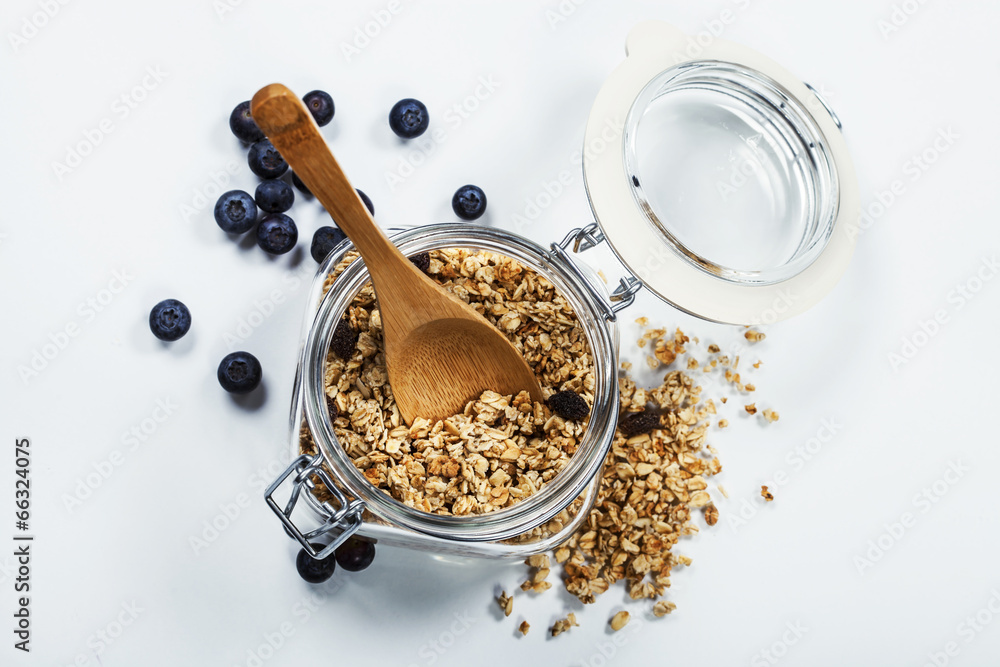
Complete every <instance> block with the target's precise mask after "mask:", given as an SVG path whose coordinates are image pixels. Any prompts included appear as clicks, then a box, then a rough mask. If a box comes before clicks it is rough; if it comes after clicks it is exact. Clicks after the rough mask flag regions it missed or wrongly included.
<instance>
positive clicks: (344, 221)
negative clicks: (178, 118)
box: [250, 83, 409, 274]
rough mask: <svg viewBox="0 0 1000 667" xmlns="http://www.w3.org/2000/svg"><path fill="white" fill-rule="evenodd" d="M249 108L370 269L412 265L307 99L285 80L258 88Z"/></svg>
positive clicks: (260, 126)
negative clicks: (340, 159) (358, 186)
mask: <svg viewBox="0 0 1000 667" xmlns="http://www.w3.org/2000/svg"><path fill="white" fill-rule="evenodd" d="M250 111H251V114H252V115H253V119H254V120H255V121H256V122H257V126H258V127H259V128H260V129H261V131H263V132H264V134H266V135H267V138H268V139H270V140H271V143H273V144H274V147H275V148H277V149H278V152H279V153H281V156H282V157H283V158H285V161H286V162H288V164H289V165H290V166H291V168H292V170H293V171H294V172H295V173H296V174H297V175H298V177H299V178H300V179H302V182H303V183H305V184H306V187H308V188H309V191H310V192H312V193H313V195H315V197H316V198H317V199H318V200H319V201H320V203H321V204H323V207H324V208H326V210H327V212H329V213H330V215H331V217H332V218H333V219H334V220H335V221H336V222H337V226H339V227H340V228H341V229H342V230H343V231H344V233H345V234H347V236H348V238H350V239H351V242H352V243H354V246H355V247H356V248H357V249H358V251H359V252H360V253H361V257H362V258H363V259H364V260H365V264H366V265H367V266H368V268H369V271H370V272H372V273H373V274H374V273H376V272H377V271H378V270H379V267H384V266H386V264H387V261H386V260H390V262H388V263H391V260H397V264H396V265H397V266H404V265H408V264H409V262H408V261H407V260H406V258H405V257H403V254H402V253H401V252H399V249H398V248H396V246H395V245H394V244H393V243H392V241H390V240H389V238H388V237H387V236H386V235H385V234H384V233H383V232H382V230H381V229H380V228H379V227H378V225H377V224H375V221H374V220H373V219H372V217H371V215H370V214H369V213H368V209H367V208H366V207H365V205H364V202H362V201H361V197H360V196H359V195H358V193H357V191H356V190H355V189H354V187H353V186H352V185H351V183H350V181H349V180H347V176H346V175H345V174H344V171H343V170H342V169H341V168H340V165H339V164H337V160H336V158H334V156H333V153H332V152H331V151H330V149H329V147H328V146H327V145H326V141H324V139H323V136H322V135H321V134H320V131H319V126H317V125H316V121H315V120H313V117H312V115H311V114H310V113H309V110H308V109H307V108H306V106H305V104H303V103H302V100H300V99H299V98H298V97H296V96H295V94H294V93H292V91H291V90H289V89H288V88H287V87H285V86H283V85H282V84H280V83H273V84H271V85H269V86H265V87H264V88H261V89H260V90H259V91H257V94H255V95H254V96H253V100H252V101H251V102H250Z"/></svg>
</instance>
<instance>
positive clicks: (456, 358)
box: [250, 83, 543, 424]
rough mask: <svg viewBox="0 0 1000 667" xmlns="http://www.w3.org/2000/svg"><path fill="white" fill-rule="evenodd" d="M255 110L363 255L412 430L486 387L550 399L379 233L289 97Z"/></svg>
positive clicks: (475, 319) (271, 99) (498, 341)
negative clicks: (417, 423) (420, 420)
mask: <svg viewBox="0 0 1000 667" xmlns="http://www.w3.org/2000/svg"><path fill="white" fill-rule="evenodd" d="M250 112H251V114H252V115H253V118H254V120H255V121H256V122H257V125H258V127H260V129H261V130H262V131H263V132H264V134H266V135H267V137H268V139H270V140H271V143H273V144H274V146H275V148H277V149H278V152H279V153H281V155H282V157H284V158H285V160H286V161H287V162H288V164H289V165H290V166H291V167H292V169H293V170H294V171H295V173H296V174H298V176H299V178H301V179H302V181H303V182H304V183H305V184H306V186H307V187H308V188H309V190H310V192H312V193H313V195H315V196H316V198H317V199H319V201H320V203H322V204H323V206H324V207H326V210H327V211H328V212H329V213H330V215H331V216H332V217H333V219H334V220H335V221H336V222H337V225H338V226H339V227H340V228H341V229H342V230H343V231H344V233H346V234H347V236H348V238H350V239H351V241H352V242H353V243H354V246H355V247H356V248H357V249H358V251H359V252H360V253H361V258H362V259H363V260H364V262H365V265H366V266H367V267H368V272H369V274H370V275H371V278H372V284H373V285H374V286H375V292H376V296H377V298H378V304H379V312H380V314H381V318H382V329H383V335H384V338H385V354H386V366H387V369H388V372H389V383H390V385H391V386H392V394H393V397H395V399H396V405H397V406H398V407H399V412H400V413H401V414H402V416H403V419H404V420H406V423H407V424H412V423H413V420H414V419H415V418H417V417H424V418H427V419H431V420H436V419H444V418H446V417H450V416H452V415H454V414H457V413H460V412H461V411H462V409H463V408H464V407H465V404H466V403H467V402H468V401H470V400H471V399H474V398H476V397H477V396H479V395H480V394H481V393H482V392H483V391H485V390H487V389H491V390H493V391H496V392H499V393H501V394H505V395H506V394H517V393H518V392H520V391H528V392H529V393H530V394H531V398H532V400H535V401H541V400H543V397H542V390H541V388H540V387H539V385H538V380H537V379H536V378H535V374H534V373H533V372H532V371H531V368H529V367H528V364H527V362H525V360H524V358H523V357H522V356H521V354H520V353H519V352H518V351H517V349H516V348H515V347H514V346H513V345H512V344H511V343H510V341H508V340H507V338H506V337H505V336H504V335H503V334H502V333H500V331H499V330H498V329H497V328H496V327H494V326H493V325H492V324H490V323H489V322H487V321H486V319H485V318H484V317H483V316H482V315H480V314H479V313H477V312H476V311H475V310H474V309H473V308H472V307H471V306H470V305H469V304H467V303H465V302H464V301H462V300H461V299H459V298H458V297H456V296H454V295H452V294H450V293H448V292H446V291H445V290H443V289H442V288H441V287H440V286H439V285H438V284H437V283H435V282H434V281H433V280H431V279H430V278H428V277H427V276H426V275H424V272H423V271H421V270H420V269H418V268H417V267H416V266H415V265H414V264H413V263H412V262H410V260H409V259H407V258H406V257H404V256H403V254H402V253H401V252H399V249H398V248H396V246H395V245H393V243H392V241H390V240H389V239H388V237H386V235H385V234H384V233H383V232H382V230H381V229H379V227H378V225H376V224H375V221H374V220H373V219H372V217H371V215H369V213H368V209H367V208H365V205H364V203H363V202H362V201H361V198H360V197H359V196H358V194H357V192H356V191H355V189H354V187H353V186H352V185H351V184H350V182H348V180H347V177H346V176H345V175H344V172H343V171H342V170H341V169H340V165H338V164H337V161H336V159H334V157H333V153H331V152H330V148H329V147H328V146H327V145H326V142H325V141H323V137H322V135H320V132H319V127H318V126H317V125H316V122H315V121H314V120H313V118H312V115H310V113H309V111H308V109H306V107H305V105H304V104H303V103H302V102H301V101H300V100H299V98H298V97H297V96H296V95H294V94H293V93H292V91H290V90H289V89H288V88H286V87H285V86H283V85H281V84H277V83H276V84H272V85H270V86H266V87H264V88H261V89H260V90H259V91H257V94H256V95H254V96H253V101H252V102H251V103H250Z"/></svg>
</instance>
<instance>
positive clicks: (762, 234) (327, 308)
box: [266, 21, 860, 558]
mask: <svg viewBox="0 0 1000 667" xmlns="http://www.w3.org/2000/svg"><path fill="white" fill-rule="evenodd" d="M626 52H627V55H628V57H627V58H626V60H625V62H623V63H622V64H621V65H620V66H619V67H618V68H617V69H616V70H615V71H614V72H613V73H612V74H611V76H609V78H608V80H607V81H606V82H605V84H604V86H603V87H602V88H601V90H600V92H599V93H598V96H597V98H596V100H595V102H594V107H593V109H592V111H591V115H590V119H589V121H588V124H587V129H586V133H585V138H584V151H583V157H584V159H583V168H584V182H585V185H586V189H587V196H588V198H589V200H590V204H591V209H592V210H593V212H594V215H595V218H596V222H594V223H591V224H589V225H587V226H586V227H583V228H581V229H577V230H574V231H573V232H571V233H570V234H569V235H567V236H566V238H565V239H563V240H562V241H561V242H559V243H553V244H552V245H551V246H550V248H549V249H548V250H546V249H544V248H543V247H541V246H539V245H537V244H536V243H534V242H532V241H529V240H527V239H525V238H523V237H521V236H519V235H517V234H514V233H511V232H506V231H502V230H497V229H492V228H487V227H480V226H475V225H465V224H453V223H447V224H437V225H429V226H425V227H417V228H413V229H409V230H405V231H400V232H396V233H394V234H392V236H391V238H392V240H393V242H394V243H395V244H396V245H397V246H398V247H399V249H400V250H401V251H402V252H403V254H404V255H413V254H416V253H420V252H425V251H428V250H435V249H445V248H469V249H476V250H487V251H491V252H495V253H497V254H501V255H505V256H507V257H510V258H513V259H515V260H518V261H520V262H521V263H523V264H525V265H526V266H528V267H530V268H531V269H533V270H535V271H536V272H538V273H539V274H541V275H542V276H544V277H545V278H547V279H548V280H549V281H550V282H552V283H553V284H554V285H555V287H556V289H557V290H559V292H560V293H561V294H562V295H563V296H565V297H566V299H567V300H568V301H569V303H570V305H571V306H572V308H573V310H574V311H575V313H576V315H577V318H578V319H579V322H580V326H581V328H582V329H583V331H584V334H585V335H586V338H587V341H588V344H589V347H590V350H591V353H592V355H593V358H594V377H595V380H596V386H595V391H594V404H593V406H592V408H591V414H590V421H589V425H588V428H587V430H586V432H585V435H584V437H583V439H582V441H581V443H580V447H579V449H578V450H577V452H576V453H575V454H574V455H573V456H572V457H571V458H570V460H569V463H568V464H567V466H566V467H565V468H564V469H563V470H562V471H560V472H559V474H557V475H556V476H555V477H554V478H553V479H552V480H550V481H549V482H547V483H546V485H545V486H544V487H543V488H542V489H541V490H540V491H538V492H537V493H536V494H534V495H532V496H529V497H528V498H526V499H524V500H521V501H520V502H519V503H517V504H515V505H513V506H511V507H508V508H505V509H503V510H498V511H495V512H491V513H487V514H480V515H463V516H450V515H448V516H444V515H436V514H430V513H427V512H423V511H420V510H417V509H415V508H412V507H409V506H407V505H405V504H403V503H401V502H399V501H397V500H395V499H394V498H392V497H391V496H389V495H388V494H386V493H383V492H382V491H381V490H379V489H376V488H375V487H374V486H372V485H371V484H370V483H369V482H368V481H367V479H366V478H365V477H364V475H363V474H362V473H361V471H360V470H359V469H358V468H356V467H355V465H354V463H353V461H352V460H351V459H350V457H349V456H348V455H347V453H346V452H345V450H344V449H343V448H342V447H341V446H340V444H339V443H338V442H337V439H336V436H335V434H334V432H333V427H332V425H331V423H330V420H329V417H328V413H327V406H326V394H325V388H324V378H325V366H326V360H327V351H328V349H329V345H330V340H331V338H332V336H333V332H334V329H335V328H336V325H337V323H338V322H339V321H340V318H341V315H342V314H343V313H344V311H345V310H346V309H347V307H348V305H349V304H350V303H351V301H352V300H353V299H354V298H355V296H356V295H357V294H358V292H359V291H360V290H361V289H362V287H363V286H364V285H365V284H366V283H367V282H369V277H368V272H367V270H366V269H365V266H364V264H363V262H361V261H360V260H356V261H354V262H352V263H351V264H350V265H349V266H348V267H347V268H346V269H345V270H344V271H343V273H341V274H340V275H339V276H338V278H337V280H336V281H335V282H334V284H333V286H332V287H331V288H330V290H329V291H328V292H327V293H326V294H325V295H324V294H323V290H324V284H325V282H326V279H327V276H328V275H329V273H330V272H331V271H332V270H333V268H334V267H336V266H337V264H339V263H340V261H341V260H342V259H343V258H344V256H345V254H346V253H347V252H348V251H349V250H350V249H351V248H352V246H351V244H350V242H349V241H345V242H344V243H342V244H341V245H340V246H339V247H338V248H336V249H335V250H334V251H333V252H332V253H331V254H330V256H328V257H327V259H326V260H325V261H324V262H323V264H322V266H321V267H320V270H319V272H318V274H317V277H316V280H315V282H314V284H313V287H312V290H311V293H310V304H313V305H315V307H316V309H315V310H312V308H310V310H309V311H308V312H307V313H306V318H305V322H304V326H303V339H302V344H301V351H300V358H299V365H298V372H297V375H296V386H295V391H294V395H293V399H292V411H291V421H290V425H289V427H290V429H289V430H290V432H291V445H292V448H293V457H294V460H293V462H292V464H291V465H290V466H289V467H288V469H287V470H285V472H284V473H283V474H282V475H281V476H279V477H278V479H276V480H275V481H274V483H272V484H271V486H270V487H269V488H268V490H267V492H266V499H267V502H268V504H269V506H270V507H271V508H272V510H274V512H275V513H276V514H277V515H278V517H279V518H280V519H281V521H282V523H283V524H284V527H285V530H286V532H287V533H288V534H289V535H290V536H291V537H293V538H294V539H296V540H297V541H298V542H299V543H300V544H301V545H302V546H303V548H304V549H306V550H307V551H308V552H309V553H310V554H311V555H312V556H314V557H319V558H323V557H325V556H327V555H329V554H330V553H332V552H333V551H334V550H335V549H336V547H337V546H339V545H340V544H341V543H342V542H343V541H344V540H346V539H347V538H348V537H349V536H350V535H352V534H354V533H355V532H357V533H359V534H361V535H365V536H367V537H369V538H373V539H376V540H379V541H382V542H385V543H391V544H396V545H401V546H406V547H410V548H416V549H425V550H430V551H434V552H437V553H447V554H457V555H463V556H485V557H497V558H506V557H510V558H523V557H525V556H526V555H530V554H532V553H539V552H543V551H546V550H548V549H550V548H552V547H553V546H555V545H557V544H560V543H562V542H563V541H565V540H566V539H568V538H569V537H570V536H571V535H572V534H573V532H575V530H576V529H577V528H578V527H579V526H580V525H581V523H582V522H583V521H584V520H585V519H586V517H587V515H588V513H589V511H590V509H591V507H592V506H593V504H594V501H595V499H596V494H597V489H598V486H599V484H600V480H601V475H600V474H599V473H600V471H601V469H602V466H603V463H604V460H605V457H606V455H607V452H608V449H609V447H610V445H611V441H612V439H613V438H614V433H615V427H616V422H617V417H618V404H619V402H618V383H617V368H618V328H617V317H616V313H617V312H618V310H620V309H621V308H623V307H625V306H627V305H628V304H630V303H631V302H632V300H633V298H634V295H635V292H636V291H638V290H639V289H641V288H642V287H646V288H648V289H649V290H650V291H651V292H653V293H654V294H656V295H657V296H659V297H660V298H661V299H663V300H664V301H665V302H667V303H669V304H672V305H673V306H675V307H677V308H678V309H680V310H683V311H685V312H687V313H690V314H692V315H695V316H698V317H701V318H703V319H706V320H712V321H717V322H726V323H735V324H761V323H764V324H769V323H771V322H774V321H777V320H780V319H784V318H786V317H790V316H791V315H794V314H796V313H799V312H802V311H803V310H805V309H807V308H808V307H810V306H812V305H813V304H815V303H816V302H818V301H819V300H820V299H821V298H822V297H823V296H824V295H825V294H826V293H827V292H828V291H829V290H830V289H831V288H832V287H833V285H834V284H835V283H836V282H837V280H838V279H839V278H840V276H841V275H842V274H843V272H844V271H845V270H846V267H847V264H848V262H849V260H850V256H851V253H852V251H853V247H854V241H855V239H856V237H857V220H858V211H859V208H860V207H859V197H858V187H857V182H856V177H855V175H854V170H853V166H852V164H851V160H850V155H849V153H848V151H847V147H846V144H845V142H844V139H843V137H842V136H841V133H840V129H841V124H840V120H839V119H838V118H837V116H836V115H835V114H834V113H833V111H832V110H831V109H830V108H829V106H828V105H827V104H826V102H825V101H824V100H823V99H822V98H821V97H820V96H819V95H818V93H816V91H815V90H813V89H812V88H811V87H809V86H808V85H806V84H804V83H802V82H801V81H800V80H798V79H797V78H796V77H794V76H793V75H792V74H790V73H789V72H787V71H786V70H784V69H783V68H781V67H780V66H779V65H777V64H776V63H774V62H772V61H770V60H768V59H767V58H765V57H764V56H762V55H760V54H758V53H756V52H754V51H751V50H749V49H747V48H745V47H742V46H739V45H736V44H732V43H729V42H725V41H723V40H714V41H712V42H711V43H709V44H708V45H702V44H700V43H698V42H695V41H694V40H693V39H691V38H688V37H687V36H686V35H684V34H683V33H681V32H680V31H679V30H677V29H676V28H674V27H672V26H670V25H668V24H666V23H662V22H658V21H649V22H645V23H641V24H639V25H638V26H636V27H635V28H633V30H632V31H631V32H630V33H629V36H628V39H627V43H626ZM727 179H728V180H727ZM604 241H607V242H608V244H609V246H610V247H611V249H612V250H613V251H614V253H615V255H617V257H618V259H619V260H621V263H622V265H623V266H624V269H625V271H624V272H625V275H626V277H625V278H622V279H621V281H620V283H619V284H618V285H617V286H616V288H615V289H614V291H612V292H610V293H609V291H608V289H607V288H606V286H605V285H604V283H603V282H602V281H601V280H600V279H598V277H597V275H596V273H594V271H593V270H592V269H590V268H589V267H585V266H584V265H581V264H579V263H578V262H577V261H576V260H575V258H574V254H575V253H577V252H580V251H583V250H586V249H588V248H591V247H594V246H596V245H598V244H600V243H602V242H604ZM303 428H305V429H307V430H308V433H309V434H310V435H311V437H312V440H313V441H314V442H315V445H316V449H317V450H318V451H317V452H316V453H315V454H314V455H310V454H302V453H301V434H302V430H303ZM320 483H321V484H322V485H323V486H324V487H325V488H326V489H327V491H328V494H327V495H324V496H323V500H319V499H318V495H317V493H316V491H317V488H318V485H319V484H320ZM279 492H281V493H282V494H283V495H285V498H284V500H283V501H281V502H279V501H278V500H277V499H276V496H277V495H278V494H279ZM303 499H304V502H303V503H301V504H300V502H299V501H302V500H303ZM303 505H304V506H305V507H307V508H308V509H307V511H306V512H300V513H299V515H298V518H296V519H294V520H293V513H294V511H295V508H296V507H301V506H303ZM303 514H305V515H306V516H302V515H303ZM306 524H308V525H309V528H308V529H302V528H300V527H299V526H300V525H306ZM313 540H316V541H317V542H320V541H322V542H326V545H325V546H324V547H321V548H318V549H317V548H314V547H313V546H312V543H313Z"/></svg>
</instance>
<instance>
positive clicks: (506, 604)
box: [497, 591, 514, 616]
mask: <svg viewBox="0 0 1000 667" xmlns="http://www.w3.org/2000/svg"><path fill="white" fill-rule="evenodd" d="M497 604H498V605H500V609H502V610H503V615H504V616H510V612H512V611H514V598H513V596H510V595H507V591H500V597H498V598H497Z"/></svg>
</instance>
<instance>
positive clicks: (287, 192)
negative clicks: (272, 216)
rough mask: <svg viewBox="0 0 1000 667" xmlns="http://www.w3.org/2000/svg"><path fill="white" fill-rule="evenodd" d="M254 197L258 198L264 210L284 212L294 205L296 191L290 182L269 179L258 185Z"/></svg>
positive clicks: (258, 203)
mask: <svg viewBox="0 0 1000 667" xmlns="http://www.w3.org/2000/svg"><path fill="white" fill-rule="evenodd" d="M254 199H256V200H257V206H260V209H261V210H262V211H267V212H268V213H284V212H285V211H287V210H288V209H290V208H291V207H292V202H294V201H295V192H294V191H293V190H292V186H290V185H289V184H288V183H286V182H284V181H280V180H278V179H269V180H266V181H261V183H260V185H258V186H257V191H256V192H255V193H254Z"/></svg>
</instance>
